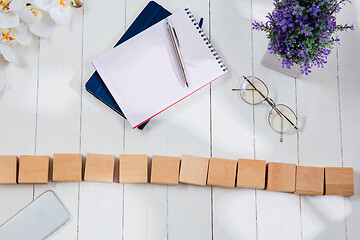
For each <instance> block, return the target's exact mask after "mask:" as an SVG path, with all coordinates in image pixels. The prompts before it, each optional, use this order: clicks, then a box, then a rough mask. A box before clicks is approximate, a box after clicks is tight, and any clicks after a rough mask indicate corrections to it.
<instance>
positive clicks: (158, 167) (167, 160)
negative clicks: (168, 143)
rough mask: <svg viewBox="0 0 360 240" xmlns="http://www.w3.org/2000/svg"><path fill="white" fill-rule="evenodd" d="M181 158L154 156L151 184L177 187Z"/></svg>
mask: <svg viewBox="0 0 360 240" xmlns="http://www.w3.org/2000/svg"><path fill="white" fill-rule="evenodd" d="M179 171H180V158H179V157H168V156H158V155H154V156H152V160H151V178H150V182H151V183H155V184H168V185H177V184H178V183H179Z"/></svg>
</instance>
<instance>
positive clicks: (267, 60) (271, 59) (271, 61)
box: [261, 50, 301, 78]
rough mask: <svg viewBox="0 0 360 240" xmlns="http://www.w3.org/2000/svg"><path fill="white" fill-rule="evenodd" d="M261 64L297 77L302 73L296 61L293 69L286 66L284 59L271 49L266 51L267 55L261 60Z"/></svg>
mask: <svg viewBox="0 0 360 240" xmlns="http://www.w3.org/2000/svg"><path fill="white" fill-rule="evenodd" d="M261 64H262V65H263V66H265V67H267V68H270V69H272V70H275V71H277V72H280V73H283V74H285V75H288V76H290V77H294V78H296V77H298V76H299V75H300V74H301V70H300V65H299V64H295V63H294V64H293V66H292V67H291V69H287V68H286V67H283V66H282V61H281V60H280V59H279V58H278V57H277V56H276V55H275V54H270V51H269V50H267V51H266V52H265V55H264V57H263V59H262V60H261Z"/></svg>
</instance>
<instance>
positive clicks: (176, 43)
mask: <svg viewBox="0 0 360 240" xmlns="http://www.w3.org/2000/svg"><path fill="white" fill-rule="evenodd" d="M166 26H167V29H168V31H169V35H170V39H171V43H172V45H173V47H174V51H175V55H176V58H177V61H178V63H179V68H180V70H181V73H182V75H183V77H184V80H185V84H186V86H187V87H189V82H188V78H187V75H186V70H185V64H184V61H183V59H182V57H181V53H180V47H179V40H178V38H177V36H176V32H175V29H174V28H173V26H172V25H171V23H170V21H169V19H168V18H166Z"/></svg>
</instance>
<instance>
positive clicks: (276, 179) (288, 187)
mask: <svg viewBox="0 0 360 240" xmlns="http://www.w3.org/2000/svg"><path fill="white" fill-rule="evenodd" d="M295 176H296V165H295V164H290V163H276V162H269V163H268V165H267V180H266V190H269V191H277V192H289V193H293V192H295Z"/></svg>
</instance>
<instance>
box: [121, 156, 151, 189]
mask: <svg viewBox="0 0 360 240" xmlns="http://www.w3.org/2000/svg"><path fill="white" fill-rule="evenodd" d="M119 166H120V171H119V182H121V183H147V181H148V156H147V155H141V154H137V155H136V154H121V155H120V164H119Z"/></svg>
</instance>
